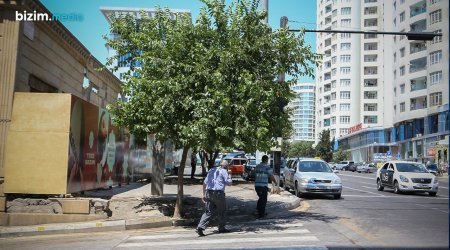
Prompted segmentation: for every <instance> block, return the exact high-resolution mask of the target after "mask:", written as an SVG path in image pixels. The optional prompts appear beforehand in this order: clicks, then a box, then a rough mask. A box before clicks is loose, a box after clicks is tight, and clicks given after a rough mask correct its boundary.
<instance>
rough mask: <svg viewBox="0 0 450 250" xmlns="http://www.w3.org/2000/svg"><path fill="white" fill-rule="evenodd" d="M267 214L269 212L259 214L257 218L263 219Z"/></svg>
mask: <svg viewBox="0 0 450 250" xmlns="http://www.w3.org/2000/svg"><path fill="white" fill-rule="evenodd" d="M266 215H267V213H264V214H263V215H260V214H258V215H257V216H256V219H258V220H259V219H263V218H264V217H266Z"/></svg>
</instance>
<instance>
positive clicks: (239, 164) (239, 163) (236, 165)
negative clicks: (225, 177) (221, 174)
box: [224, 158, 247, 178]
mask: <svg viewBox="0 0 450 250" xmlns="http://www.w3.org/2000/svg"><path fill="white" fill-rule="evenodd" d="M224 160H226V161H228V169H229V170H231V177H235V178H236V177H242V176H243V175H244V166H245V164H246V163H247V159H246V158H224Z"/></svg>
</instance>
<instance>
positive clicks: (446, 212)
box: [415, 203, 448, 214]
mask: <svg viewBox="0 0 450 250" xmlns="http://www.w3.org/2000/svg"><path fill="white" fill-rule="evenodd" d="M415 205H417V206H420V207H424V208H428V209H433V210H437V211H439V212H443V213H445V214H448V211H445V210H440V209H439V208H434V207H430V206H425V205H422V204H417V203H415Z"/></svg>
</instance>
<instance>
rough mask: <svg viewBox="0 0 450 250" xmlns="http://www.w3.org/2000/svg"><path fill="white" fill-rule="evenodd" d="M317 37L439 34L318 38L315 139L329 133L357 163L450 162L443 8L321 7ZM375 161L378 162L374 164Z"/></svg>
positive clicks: (429, 0)
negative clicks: (429, 36) (412, 36)
mask: <svg viewBox="0 0 450 250" xmlns="http://www.w3.org/2000/svg"><path fill="white" fill-rule="evenodd" d="M317 6H318V8H317V11H318V13H317V23H318V26H319V27H318V28H319V29H331V30H366V31H369V30H377V31H395V32H410V31H411V32H439V33H442V34H443V36H442V37H435V39H434V40H433V41H416V40H408V39H407V37H406V36H388V35H384V36H383V35H376V34H364V35H362V34H347V33H340V34H338V33H332V34H331V33H318V35H317V53H321V54H323V55H324V59H323V64H322V65H321V66H320V67H319V68H318V69H317V77H316V79H317V92H316V93H317V97H316V99H317V102H316V117H317V121H316V125H317V126H316V134H318V133H320V132H321V131H322V130H324V129H330V132H331V136H332V137H335V138H336V140H338V141H339V146H340V147H341V148H343V149H345V150H347V151H348V152H350V153H351V156H352V160H354V161H377V159H376V158H375V156H376V155H378V156H379V155H380V154H384V156H387V157H393V158H395V157H396V158H401V159H407V160H415V161H422V162H425V161H428V160H432V161H441V162H444V161H448V153H447V152H448V133H449V128H448V125H449V122H448V109H449V108H448V67H449V66H448V49H449V48H448V21H449V18H448V9H449V3H448V1H443V0H442V1H439V0H419V1H406V0H394V1H390V0H389V1H388V0H364V1H355V0H318V1H317ZM378 156H377V157H378Z"/></svg>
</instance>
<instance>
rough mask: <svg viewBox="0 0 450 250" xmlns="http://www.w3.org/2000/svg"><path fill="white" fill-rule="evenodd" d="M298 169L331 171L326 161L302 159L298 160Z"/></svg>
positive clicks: (303, 170) (304, 170)
mask: <svg viewBox="0 0 450 250" xmlns="http://www.w3.org/2000/svg"><path fill="white" fill-rule="evenodd" d="M299 170H300V171H301V172H325V173H332V172H333V171H331V168H330V167H329V166H328V165H327V164H326V163H323V162H320V161H302V162H300V166H299Z"/></svg>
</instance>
